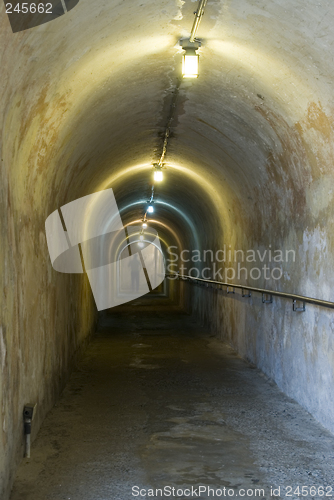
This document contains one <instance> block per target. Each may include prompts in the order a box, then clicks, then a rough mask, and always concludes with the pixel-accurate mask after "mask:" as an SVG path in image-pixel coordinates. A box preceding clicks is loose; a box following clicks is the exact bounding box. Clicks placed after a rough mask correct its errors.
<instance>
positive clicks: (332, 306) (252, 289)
mask: <svg viewBox="0 0 334 500" xmlns="http://www.w3.org/2000/svg"><path fill="white" fill-rule="evenodd" d="M168 277H174V278H175V277H177V278H178V279H182V280H184V281H188V280H189V281H193V282H195V283H196V282H199V283H207V285H209V284H211V285H218V286H226V287H227V292H228V293H234V288H238V289H240V290H242V291H244V290H246V291H248V292H256V293H261V294H262V302H263V303H267V304H269V303H270V304H271V303H272V297H274V296H275V297H281V298H284V299H291V300H293V310H294V311H305V304H306V303H308V304H314V305H317V306H321V307H327V308H329V309H334V302H329V301H327V300H321V299H313V298H312V297H304V296H303V295H297V294H295V293H285V292H276V291H274V290H266V289H264V288H255V287H252V286H246V285H237V284H235V283H226V282H222V281H214V280H208V279H202V278H195V277H194V276H187V275H184V274H179V273H171V274H166V278H168ZM229 288H232V289H233V291H232V292H229V291H228V290H229ZM268 296H269V297H270V299H267V298H266V297H268ZM243 297H251V293H249V294H248V295H243ZM297 302H302V303H303V307H297V305H296V304H297Z"/></svg>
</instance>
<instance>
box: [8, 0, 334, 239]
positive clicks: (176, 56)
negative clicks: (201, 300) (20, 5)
mask: <svg viewBox="0 0 334 500" xmlns="http://www.w3.org/2000/svg"><path fill="white" fill-rule="evenodd" d="M196 7H197V1H196V2H194V1H190V0H186V1H181V0H170V1H164V0H161V1H160V0H159V1H156V0H154V1H153V0H140V1H133V0H131V1H130V0H121V1H120V0H118V1H116V0H110V1H108V2H105V1H104V0H96V1H95V2H94V3H92V2H89V1H88V0H80V2H79V4H78V5H77V6H76V7H75V8H74V9H73V10H72V11H70V12H69V13H67V14H66V15H64V16H62V17H60V18H59V19H57V20H55V21H52V22H51V23H47V24H45V25H42V26H40V27H36V28H33V29H30V30H27V31H25V32H20V33H16V34H12V33H11V30H10V26H9V22H8V19H7V18H6V15H5V13H4V8H3V7H2V13H1V35H0V37H1V38H0V41H1V46H2V47H3V56H2V57H3V61H4V66H3V67H4V81H5V82H6V84H5V85H3V87H2V89H1V92H2V102H4V103H5V108H4V109H3V118H4V128H3V138H4V148H3V156H4V161H6V162H8V163H9V164H10V165H12V167H11V173H12V176H13V179H14V178H15V183H16V190H15V194H13V196H17V198H18V199H25V203H24V207H25V208H23V210H25V209H26V210H30V209H33V210H37V211H39V213H40V214H41V216H43V217H44V216H47V215H48V213H50V212H51V211H53V210H54V209H55V208H57V207H58V206H60V205H62V204H64V203H68V202H69V201H72V200H73V199H75V198H77V197H79V196H83V195H86V194H89V193H92V192H95V191H98V190H101V189H105V188H107V187H112V188H113V189H114V191H115V195H116V199H117V202H118V205H119V208H120V210H121V213H122V217H123V221H124V223H130V222H131V221H132V220H137V219H138V218H140V217H141V216H142V215H143V213H144V208H145V207H144V205H145V201H146V200H147V199H148V197H149V194H150V183H151V180H152V171H151V165H152V162H154V161H157V160H158V159H159V157H160V154H161V150H162V141H163V134H164V130H165V127H166V124H167V120H168V115H169V112H170V103H171V99H172V93H173V90H174V89H175V86H176V84H177V79H178V78H179V73H180V54H181V50H180V47H179V45H178V41H179V39H180V38H181V37H186V36H189V31H190V28H191V26H192V22H193V11H194V10H195V9H196ZM333 15H334V6H333V4H332V3H330V2H329V1H328V0H319V2H317V4H315V3H314V2H313V1H311V0H306V1H305V0H304V1H301V0H294V1H293V2H291V1H288V0H275V1H271V2H269V3H268V2H266V1H263V0H256V1H250V0H242V1H241V0H238V1H237V0H212V1H209V2H208V4H207V6H206V11H205V15H204V17H203V20H202V23H201V24H200V28H199V32H198V37H199V38H201V39H202V41H203V44H202V47H201V49H200V51H199V52H200V77H199V78H198V80H196V81H191V82H186V81H184V82H182V83H181V87H180V92H179V97H178V101H177V106H176V110H175V119H174V121H173V124H172V134H171V137H170V141H169V146H168V151H167V155H166V159H165V164H166V167H167V170H166V175H165V177H166V181H165V182H164V183H163V184H162V185H161V186H159V187H158V189H157V198H156V200H157V204H156V207H157V211H156V214H155V217H156V218H159V220H161V222H162V223H163V224H165V225H166V227H167V226H168V227H170V228H171V229H172V231H175V232H176V233H177V234H178V235H179V236H178V237H179V238H183V241H184V244H185V245H188V246H189V245H190V246H191V245H192V246H196V245H198V240H199V238H201V239H202V244H203V245H205V244H209V242H210V238H211V236H210V231H211V234H220V235H228V236H229V238H231V235H232V234H233V232H234V231H235V227H236V226H240V225H243V227H244V230H245V231H246V232H247V231H249V232H250V231H251V232H252V235H253V236H255V237H256V238H258V240H260V239H261V237H262V236H263V234H265V232H266V230H267V229H268V227H269V226H270V224H271V221H272V218H273V217H275V219H276V220H277V221H278V225H279V226H280V230H279V231H280V232H281V234H282V235H283V234H285V233H286V232H287V231H288V228H287V227H285V225H286V220H287V217H288V216H290V215H291V214H294V215H295V216H296V218H297V219H298V217H299V219H298V220H299V222H300V224H303V221H304V219H305V218H306V217H309V216H310V213H309V209H308V207H307V189H308V186H309V184H310V182H311V180H312V179H315V178H317V177H319V173H320V172H321V173H322V174H324V173H326V169H329V168H330V167H331V160H332V156H333V151H332V143H331V138H332V135H331V134H332V131H331V128H332V127H331V114H332V112H333V109H332V103H331V98H332V93H331V85H332V82H331V74H332V71H333V69H334V68H333V62H332V59H331V58H330V57H329V51H330V50H332V45H333V34H332V32H331V23H330V19H333ZM311 143H312V144H311ZM38 207H40V208H38ZM260 217H261V220H263V221H264V222H262V223H259V222H258V219H259V218H260ZM266 217H267V219H266ZM250 221H253V222H252V224H250ZM210 228H211V229H210ZM211 241H212V238H211Z"/></svg>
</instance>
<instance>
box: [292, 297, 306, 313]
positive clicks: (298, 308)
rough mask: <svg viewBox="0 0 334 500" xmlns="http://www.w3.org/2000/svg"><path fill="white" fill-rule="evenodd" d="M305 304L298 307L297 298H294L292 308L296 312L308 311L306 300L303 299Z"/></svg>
mask: <svg viewBox="0 0 334 500" xmlns="http://www.w3.org/2000/svg"><path fill="white" fill-rule="evenodd" d="M302 303H303V305H302V307H297V300H293V306H292V309H293V310H294V311H295V312H304V311H306V306H305V301H304V300H303V302H302Z"/></svg>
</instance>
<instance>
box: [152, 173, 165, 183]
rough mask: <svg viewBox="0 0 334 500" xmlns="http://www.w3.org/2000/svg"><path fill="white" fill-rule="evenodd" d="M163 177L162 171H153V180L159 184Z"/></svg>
mask: <svg viewBox="0 0 334 500" xmlns="http://www.w3.org/2000/svg"><path fill="white" fill-rule="evenodd" d="M163 177H164V176H163V173H162V170H155V171H154V180H155V181H156V182H161V181H162V179H163Z"/></svg>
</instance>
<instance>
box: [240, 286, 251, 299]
mask: <svg viewBox="0 0 334 500" xmlns="http://www.w3.org/2000/svg"><path fill="white" fill-rule="evenodd" d="M246 291H247V289H245V290H244V289H243V288H242V289H241V295H242V297H246V298H248V297H249V298H250V297H251V296H252V292H251V291H250V290H248V293H245V292H246Z"/></svg>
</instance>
